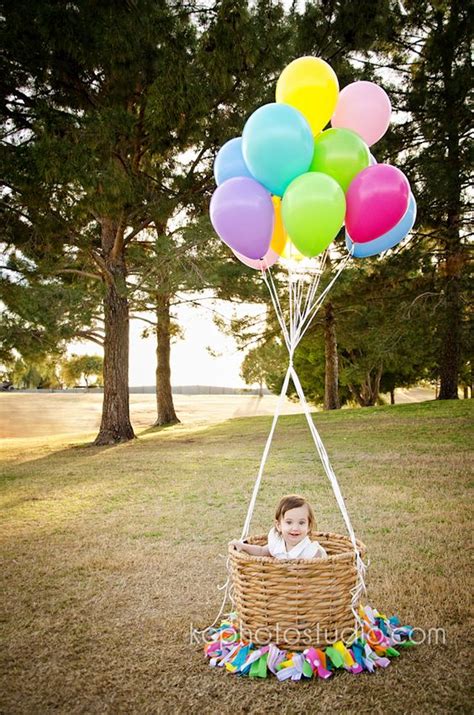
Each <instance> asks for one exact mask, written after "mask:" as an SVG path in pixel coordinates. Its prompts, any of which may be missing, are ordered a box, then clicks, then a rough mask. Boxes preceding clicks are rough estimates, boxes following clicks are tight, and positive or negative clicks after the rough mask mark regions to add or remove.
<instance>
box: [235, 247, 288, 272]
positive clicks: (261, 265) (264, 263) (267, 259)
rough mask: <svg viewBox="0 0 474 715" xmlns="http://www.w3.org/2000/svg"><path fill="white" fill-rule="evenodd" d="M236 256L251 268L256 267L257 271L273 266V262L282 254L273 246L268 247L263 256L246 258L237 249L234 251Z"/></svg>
mask: <svg viewBox="0 0 474 715" xmlns="http://www.w3.org/2000/svg"><path fill="white" fill-rule="evenodd" d="M234 256H235V257H236V258H238V259H239V261H241V262H242V263H243V264H244V265H246V266H248V267H249V268H255V270H256V271H266V270H267V268H270V266H273V264H274V263H276V262H277V261H278V259H279V258H280V255H279V254H278V253H277V252H276V251H274V250H273V249H272V248H269V249H268V251H267V252H266V254H265V255H264V257H263V258H256V259H255V258H246V257H245V256H243V255H242V254H241V253H238V252H237V251H234Z"/></svg>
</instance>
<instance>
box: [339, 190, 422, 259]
mask: <svg viewBox="0 0 474 715" xmlns="http://www.w3.org/2000/svg"><path fill="white" fill-rule="evenodd" d="M415 220H416V201H415V197H414V196H413V194H412V193H410V200H409V201H408V208H407V210H406V211H405V213H404V215H403V216H402V218H401V219H400V221H399V222H398V223H397V224H396V226H394V227H393V228H391V229H390V231H387V233H384V234H383V235H382V236H379V237H378V238H374V240H373V241H367V243H354V241H353V240H352V239H351V237H350V236H349V234H348V233H347V231H346V247H347V250H348V251H352V256H353V258H369V257H370V256H376V255H377V254H378V253H382V252H383V251H388V249H389V248H393V247H394V246H396V245H397V243H400V241H402V240H403V239H404V238H405V237H406V236H407V235H408V234H409V233H410V231H411V229H412V228H413V225H414V223H415Z"/></svg>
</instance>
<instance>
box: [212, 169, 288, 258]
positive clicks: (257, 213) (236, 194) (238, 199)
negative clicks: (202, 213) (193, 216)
mask: <svg viewBox="0 0 474 715" xmlns="http://www.w3.org/2000/svg"><path fill="white" fill-rule="evenodd" d="M210 216H211V223H212V225H213V226H214V229H215V231H216V233H217V234H218V235H219V237H220V238H221V239H222V240H223V241H224V243H226V244H227V245H228V246H229V247H230V248H231V249H232V250H233V251H237V252H238V253H241V254H242V255H243V256H245V257H246V258H254V259H255V258H257V259H258V258H262V257H263V256H264V255H265V254H266V252H267V251H268V248H269V246H270V241H271V238H272V232H273V220H274V210H273V203H272V199H271V196H270V194H269V193H268V191H267V190H266V189H264V188H263V186H262V185H261V184H259V183H258V181H255V179H250V178H248V177H246V176H236V177H235V178H233V179H228V180H227V181H225V182H224V183H223V184H221V185H220V186H218V187H217V189H216V190H215V191H214V193H213V195H212V199H211V206H210Z"/></svg>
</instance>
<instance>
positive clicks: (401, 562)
mask: <svg viewBox="0 0 474 715" xmlns="http://www.w3.org/2000/svg"><path fill="white" fill-rule="evenodd" d="M0 397H3V396H0ZM472 404H473V403H472V401H469V400H462V401H459V402H445V403H436V402H425V403H422V404H414V405H400V406H394V407H377V408H371V409H364V410H361V409H359V410H344V411H340V412H337V413H331V414H322V413H318V414H316V415H315V421H316V424H317V426H318V428H320V432H321V435H322V438H323V440H324V442H325V444H326V447H327V450H328V453H329V455H330V457H331V459H332V462H333V466H334V467H335V470H336V473H337V474H338V478H339V482H340V485H341V488H342V491H343V494H344V495H345V498H346V503H347V507H348V511H349V514H350V515H351V517H352V520H353V524H354V528H355V531H356V534H357V535H358V536H359V538H361V539H362V540H363V541H365V543H366V544H367V546H368V549H369V554H370V559H371V566H370V569H369V580H368V586H369V597H370V603H371V604H372V605H374V606H375V607H377V608H379V609H380V610H382V611H384V612H386V613H387V614H388V615H391V614H393V613H397V614H398V615H399V616H400V618H401V620H402V621H403V622H404V623H410V624H411V625H414V626H418V627H419V628H423V629H425V630H429V629H434V628H443V629H445V641H446V642H445V644H442V643H436V642H431V643H424V644H421V645H419V646H417V647H416V648H413V649H410V650H407V651H404V652H403V653H402V655H401V657H400V658H398V659H396V660H394V661H393V662H392V664H391V665H390V666H389V668H388V669H387V670H385V671H377V672H376V673H374V674H372V675H370V674H367V673H363V674H361V675H358V676H353V675H350V674H348V673H338V674H336V675H335V676H334V677H333V678H332V679H331V680H329V681H328V682H323V681H316V680H310V681H306V682H302V683H291V682H284V683H279V682H277V681H276V679H275V678H272V679H268V680H253V679H250V678H238V677H236V676H233V675H230V674H227V673H226V672H223V671H222V670H220V669H219V670H218V671H216V670H212V669H210V668H209V667H208V664H207V662H206V660H205V659H204V657H203V654H202V650H201V648H200V647H199V646H197V645H195V644H190V628H191V626H192V625H194V626H201V627H205V626H206V625H208V623H209V622H211V621H212V620H213V618H214V615H215V613H216V612H217V610H218V608H219V605H220V592H218V591H217V589H216V587H217V585H218V584H220V583H222V582H223V581H224V580H225V565H224V564H225V559H224V557H223V554H224V553H225V550H226V543H227V542H228V541H229V539H231V538H233V537H236V536H238V535H239V532H240V529H241V525H242V523H243V519H244V516H245V512H246V508H247V503H248V500H249V498H250V491H251V488H252V485H253V481H254V479H255V475H256V471H257V469H258V464H259V460H260V456H261V452H262V449H263V446H264V443H265V439H266V436H267V433H268V430H269V426H270V417H268V416H267V417H250V418H249V417H246V418H237V419H230V420H226V421H222V422H220V423H215V424H211V425H207V426H206V425H204V424H201V423H199V422H195V423H190V424H187V425H177V426H176V427H173V428H169V429H165V430H152V429H146V428H143V429H142V430H138V432H139V433H140V434H139V439H138V440H136V441H134V442H132V443H128V444H124V445H120V446H117V447H107V448H106V447H104V448H94V447H90V446H88V443H87V440H88V439H90V437H91V436H92V435H90V436H89V437H87V436H85V435H83V436H80V435H75V436H73V437H72V436H68V435H63V436H56V437H54V436H50V437H45V436H43V437H40V436H38V437H36V438H35V439H24V440H22V439H11V440H9V439H6V440H4V444H3V447H2V464H3V468H2V479H1V489H0V498H1V538H2V561H3V563H2V571H1V578H2V582H3V583H2V592H3V609H2V610H3V616H2V619H1V629H2V642H3V644H4V646H3V648H2V653H1V658H2V660H3V664H2V681H1V683H0V690H1V696H0V697H1V700H2V703H1V706H0V711H1V712H2V713H8V714H13V713H22V714H23V713H34V714H35V715H37V714H38V713H41V715H43V714H46V713H53V712H54V713H58V712H59V713H160V714H161V713H225V714H227V713H229V714H230V713H232V714H234V713H278V714H280V713H282V714H283V713H288V714H292V713H301V712H306V713H352V712H358V713H369V712H370V713H384V714H386V713H417V714H418V713H451V712H453V713H454V712H466V713H467V712H470V711H471V706H472V692H470V690H469V686H470V682H472V652H473V650H472V648H473V644H472V639H471V642H469V639H470V635H471V633H472V621H471V623H470V622H469V609H470V604H471V597H470V588H471V580H470V570H469V569H470V561H469V552H468V546H469V539H470V536H471V522H470V515H471V503H470V501H469V499H470V495H472V484H473V482H472V472H473V470H472V466H473V460H472V456H471V455H472V452H471V451H470V450H471V444H470V442H471V441H472V417H473V408H472ZM325 479H326V478H325V476H324V473H323V471H322V468H321V466H320V465H319V463H318V460H317V456H316V455H315V453H314V448H313V445H312V441H311V439H310V436H309V433H308V430H307V427H306V425H305V422H304V419H303V417H301V416H300V415H288V416H285V417H283V418H282V419H281V421H280V423H279V427H278V429H277V432H276V435H275V442H274V447H273V450H272V452H271V454H270V459H269V462H268V467H267V471H266V474H265V476H264V480H263V485H262V490H261V493H260V497H259V500H258V502H257V510H256V514H255V517H254V525H253V530H254V531H255V532H256V533H258V532H261V531H262V530H266V529H267V528H268V527H269V525H270V523H271V518H272V512H273V508H274V505H275V502H276V501H277V499H278V498H279V497H280V496H281V495H282V494H283V493H285V492H288V491H299V492H303V493H305V494H306V495H307V496H308V497H309V498H310V500H311V501H312V503H313V505H314V507H315V510H316V514H317V518H318V528H320V529H322V530H335V531H341V532H342V533H344V532H343V530H344V526H343V522H342V519H341V517H340V515H339V512H338V509H337V506H336V503H335V500H334V498H333V496H332V492H331V490H330V487H329V485H328V484H327V483H326V481H325ZM469 490H471V491H469Z"/></svg>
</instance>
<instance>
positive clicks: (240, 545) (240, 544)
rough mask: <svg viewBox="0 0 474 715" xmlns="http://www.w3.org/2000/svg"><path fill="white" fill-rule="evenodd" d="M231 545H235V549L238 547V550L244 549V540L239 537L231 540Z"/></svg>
mask: <svg viewBox="0 0 474 715" xmlns="http://www.w3.org/2000/svg"><path fill="white" fill-rule="evenodd" d="M229 546H233V547H234V549H237V551H242V550H243V548H244V542H243V541H239V539H233V540H232V541H229Z"/></svg>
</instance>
